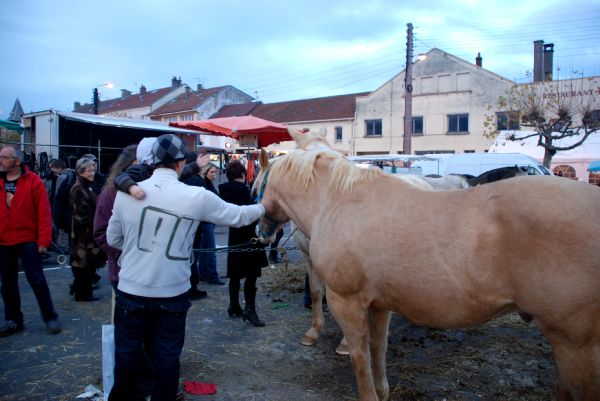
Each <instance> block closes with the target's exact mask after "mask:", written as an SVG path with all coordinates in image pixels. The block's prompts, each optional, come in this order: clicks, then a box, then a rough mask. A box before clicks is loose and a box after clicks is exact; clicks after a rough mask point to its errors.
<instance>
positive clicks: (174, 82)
mask: <svg viewBox="0 0 600 401" xmlns="http://www.w3.org/2000/svg"><path fill="white" fill-rule="evenodd" d="M178 86H179V81H178V80H177V77H176V76H175V75H173V78H171V88H177V87H178Z"/></svg>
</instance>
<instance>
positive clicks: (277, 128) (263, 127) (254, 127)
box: [170, 116, 292, 148]
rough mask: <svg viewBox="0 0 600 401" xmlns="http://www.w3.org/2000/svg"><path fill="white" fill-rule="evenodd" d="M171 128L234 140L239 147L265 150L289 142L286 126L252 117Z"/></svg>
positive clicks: (180, 123)
mask: <svg viewBox="0 0 600 401" xmlns="http://www.w3.org/2000/svg"><path fill="white" fill-rule="evenodd" d="M170 125H171V126H172V127H178V128H185V129H191V130H197V131H201V132H208V133H211V134H215V135H224V136H228V137H231V138H233V139H236V140H238V141H239V142H240V146H241V147H253V146H250V145H252V144H253V145H254V147H257V148H265V147H267V146H269V145H271V144H273V143H279V142H283V141H291V140H292V137H291V136H290V134H289V132H288V128H287V126H286V125H283V124H279V123H276V122H273V121H268V120H263V119H262V118H258V117H254V116H239V117H223V118H213V119H209V120H199V121H178V122H172V123H170Z"/></svg>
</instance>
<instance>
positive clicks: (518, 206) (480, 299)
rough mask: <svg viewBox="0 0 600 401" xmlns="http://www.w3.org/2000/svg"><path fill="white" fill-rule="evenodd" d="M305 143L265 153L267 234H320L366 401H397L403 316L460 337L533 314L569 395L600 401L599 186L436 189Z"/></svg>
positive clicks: (333, 302)
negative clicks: (395, 324) (393, 346)
mask: <svg viewBox="0 0 600 401" xmlns="http://www.w3.org/2000/svg"><path fill="white" fill-rule="evenodd" d="M292 136H293V137H294V139H296V141H297V142H298V144H299V147H300V150H296V151H294V152H292V153H290V154H289V155H287V156H284V157H283V158H280V159H279V160H277V161H276V162H275V163H274V164H272V165H269V164H268V160H267V159H266V157H262V156H265V155H264V154H263V155H261V159H260V162H261V172H260V174H259V176H258V178H257V181H258V188H259V189H260V190H259V198H260V199H261V203H263V204H264V205H265V207H266V209H267V210H268V211H269V214H268V215H265V216H263V217H262V218H261V219H260V222H259V230H260V232H261V233H264V234H263V236H265V237H270V238H272V234H273V233H274V232H275V230H276V229H277V228H278V227H279V226H280V225H281V224H284V223H285V222H287V221H288V220H289V219H291V220H293V221H294V222H295V223H296V224H297V225H298V227H299V229H300V230H301V231H302V232H303V233H304V234H306V235H307V237H308V238H310V240H311V242H310V259H311V261H312V264H313V269H314V271H315V274H316V275H318V276H319V278H320V279H321V282H322V283H324V285H325V287H326V290H327V299H328V304H329V308H330V310H331V312H332V313H333V315H334V317H335V319H336V321H337V322H338V324H339V325H340V326H341V328H342V330H343V332H344V335H345V336H346V339H347V341H348V346H349V349H350V356H351V358H352V364H353V367H354V371H355V374H356V378H357V383H358V390H359V394H360V400H361V401H377V400H387V399H388V397H389V386H388V382H387V377H386V368H385V366H386V365H385V353H386V350H387V335H388V327H389V321H390V311H394V312H396V313H398V314H399V315H401V316H403V317H405V318H407V319H409V320H410V321H412V322H413V323H414V324H417V325H422V326H429V327H437V328H448V329H449V328H463V327H469V326H474V325H477V324H481V323H483V322H486V321H488V320H490V319H493V318H495V317H497V316H500V315H502V314H505V313H508V312H513V311H517V312H519V311H520V312H525V313H527V314H529V315H531V316H533V319H534V321H535V323H536V325H537V326H538V327H539V328H540V330H541V332H542V333H543V334H544V335H545V336H546V338H547V339H548V341H549V342H550V344H551V346H552V348H553V353H554V359H555V362H556V364H557V367H558V379H557V387H556V398H557V399H558V400H561V401H567V400H574V401H592V400H600V247H599V246H598V244H597V239H598V238H600V208H598V205H599V204H600V191H599V190H598V188H596V187H594V186H591V185H585V184H582V183H577V182H574V181H571V180H560V179H557V178H554V177H547V176H543V177H540V176H526V177H516V178H514V179H511V180H504V181H498V182H496V183H492V184H488V185H483V186H479V187H476V188H469V189H465V190H460V191H442V192H437V191H425V190H421V189H418V188H416V187H415V186H414V185H409V184H407V183H406V182H403V181H401V180H397V179H395V178H393V177H390V176H387V175H385V174H383V173H382V172H380V171H377V170H364V169H359V168H357V167H355V166H353V165H351V164H350V163H349V162H348V161H347V160H345V159H344V158H343V157H342V156H341V155H340V154H339V153H336V152H333V151H332V150H331V149H329V150H328V149H327V148H326V147H325V146H323V145H322V144H317V145H313V144H312V142H311V141H310V136H308V135H302V136H299V135H297V134H295V133H292ZM413 233H417V235H414V234H413Z"/></svg>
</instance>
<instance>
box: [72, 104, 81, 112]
mask: <svg viewBox="0 0 600 401" xmlns="http://www.w3.org/2000/svg"><path fill="white" fill-rule="evenodd" d="M80 107H81V103H79V102H75V103H73V111H75V110H77V109H78V108H80Z"/></svg>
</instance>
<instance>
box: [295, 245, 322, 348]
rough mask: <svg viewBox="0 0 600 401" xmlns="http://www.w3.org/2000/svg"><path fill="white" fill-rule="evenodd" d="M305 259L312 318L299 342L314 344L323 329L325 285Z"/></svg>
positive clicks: (306, 258) (307, 259)
mask: <svg viewBox="0 0 600 401" xmlns="http://www.w3.org/2000/svg"><path fill="white" fill-rule="evenodd" d="M305 260H306V269H307V271H308V279H309V282H310V298H311V304H312V320H311V322H310V328H309V329H308V331H307V332H306V333H304V336H303V337H302V340H300V344H302V345H308V346H310V345H315V343H316V342H317V339H318V338H319V333H320V332H321V330H322V329H323V324H324V322H325V319H324V317H323V294H324V293H325V287H324V286H323V283H321V280H320V279H319V276H317V274H316V273H315V272H314V270H313V268H312V264H311V263H310V258H308V257H305Z"/></svg>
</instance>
